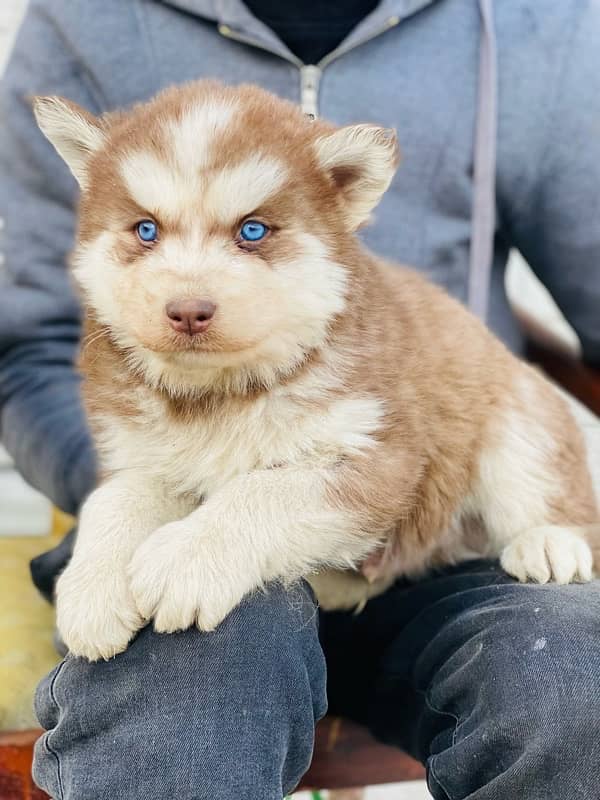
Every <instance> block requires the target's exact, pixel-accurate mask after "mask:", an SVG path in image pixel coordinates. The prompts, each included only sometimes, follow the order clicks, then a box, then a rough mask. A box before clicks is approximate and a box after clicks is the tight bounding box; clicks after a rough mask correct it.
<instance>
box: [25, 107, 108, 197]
mask: <svg viewBox="0 0 600 800" xmlns="http://www.w3.org/2000/svg"><path fill="white" fill-rule="evenodd" d="M33 113H34V114H35V118H36V120H37V124H38V125H39V128H40V130H41V131H42V133H43V134H44V136H45V137H46V138H47V139H48V140H49V141H50V142H51V143H52V144H53V145H54V148H55V149H56V151H57V153H58V154H59V156H61V158H62V159H63V160H64V161H65V162H66V164H67V166H68V167H69V169H70V170H71V172H72V173H73V175H74V176H75V178H76V179H77V182H78V183H79V185H80V186H81V187H85V185H86V181H87V164H88V161H89V158H90V156H91V155H92V153H94V152H95V151H96V150H99V149H100V148H101V147H102V146H103V145H104V143H105V142H106V132H105V129H104V128H103V126H102V123H101V121H100V120H99V119H96V117H94V116H93V114H90V113H88V112H87V111H86V110H85V109H83V108H81V107H80V106H78V105H77V104H76V103H72V102H71V101H70V100H65V99H63V98H62V97H34V98H33Z"/></svg>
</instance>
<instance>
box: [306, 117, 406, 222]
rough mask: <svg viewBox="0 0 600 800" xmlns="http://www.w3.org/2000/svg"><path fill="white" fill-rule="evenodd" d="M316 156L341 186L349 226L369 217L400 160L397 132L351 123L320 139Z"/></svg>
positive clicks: (364, 220)
mask: <svg viewBox="0 0 600 800" xmlns="http://www.w3.org/2000/svg"><path fill="white" fill-rule="evenodd" d="M316 148H317V159H318V161H319V164H320V165H321V167H322V168H323V169H324V170H325V171H326V172H328V173H329V175H330V177H331V178H332V180H333V182H334V183H335V184H336V186H337V188H338V189H339V191H340V193H341V196H342V200H343V204H344V207H345V211H346V221H347V225H348V229H349V230H352V231H354V230H356V228H358V227H359V225H361V224H362V223H363V222H366V221H367V220H368V219H369V215H370V214H371V211H372V210H373V209H374V208H375V206H376V205H377V203H378V202H379V200H380V199H381V196H382V195H383V193H384V192H385V191H386V189H387V188H388V186H389V185H390V183H391V181H392V178H393V177H394V173H395V171H396V167H397V166H398V163H399V161H400V151H399V149H398V140H397V138H396V132H395V131H393V130H391V129H390V128H377V127H376V126H374V125H350V126H348V127H345V128H340V129H339V130H337V131H335V133H331V134H329V135H328V136H322V137H321V138H320V139H317V142H316Z"/></svg>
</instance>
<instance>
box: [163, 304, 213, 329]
mask: <svg viewBox="0 0 600 800" xmlns="http://www.w3.org/2000/svg"><path fill="white" fill-rule="evenodd" d="M216 310H217V307H216V305H215V304H214V303H212V302H211V301H210V300H194V299H189V300H172V301H171V302H170V303H167V305H166V307H165V312H166V314H167V317H168V318H169V325H170V326H171V327H172V328H173V330H174V331H177V332H178V333H187V334H189V335H190V336H194V335H195V334H197V333H203V332H204V331H205V330H206V329H207V328H208V326H209V325H210V323H211V321H212V318H213V317H214V315H215V311H216Z"/></svg>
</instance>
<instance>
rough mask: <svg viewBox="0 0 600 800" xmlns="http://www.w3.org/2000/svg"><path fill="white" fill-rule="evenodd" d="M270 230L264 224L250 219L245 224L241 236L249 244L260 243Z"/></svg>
mask: <svg viewBox="0 0 600 800" xmlns="http://www.w3.org/2000/svg"><path fill="white" fill-rule="evenodd" d="M268 232H269V229H268V228H267V226H266V225H263V224H262V222H257V221H256V220H255V219H249V220H248V222H244V224H243V225H242V229H241V231H240V236H241V237H242V239H245V240H246V241H247V242H258V241H260V240H261V239H264V238H265V236H266V235H267V233H268Z"/></svg>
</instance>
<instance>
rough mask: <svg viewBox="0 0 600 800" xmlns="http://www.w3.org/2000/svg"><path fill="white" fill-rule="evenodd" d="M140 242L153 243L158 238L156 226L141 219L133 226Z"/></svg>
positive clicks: (148, 220) (147, 220)
mask: <svg viewBox="0 0 600 800" xmlns="http://www.w3.org/2000/svg"><path fill="white" fill-rule="evenodd" d="M135 229H136V231H137V235H138V236H139V237H140V239H141V240H142V242H155V241H156V240H157V238H158V225H157V224H156V222H152V220H151V219H143V220H142V221H141V222H138V224H137V225H136V226H135Z"/></svg>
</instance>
